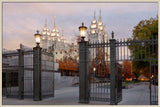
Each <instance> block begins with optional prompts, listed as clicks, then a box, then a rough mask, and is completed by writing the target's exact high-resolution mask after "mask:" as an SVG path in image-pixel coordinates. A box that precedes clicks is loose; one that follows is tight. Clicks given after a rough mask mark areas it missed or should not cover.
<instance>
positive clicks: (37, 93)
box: [33, 30, 42, 101]
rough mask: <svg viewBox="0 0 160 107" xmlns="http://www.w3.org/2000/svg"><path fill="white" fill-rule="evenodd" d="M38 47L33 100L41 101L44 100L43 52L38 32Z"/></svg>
mask: <svg viewBox="0 0 160 107" xmlns="http://www.w3.org/2000/svg"><path fill="white" fill-rule="evenodd" d="M34 36H35V41H36V44H37V45H36V47H34V48H33V100H34V101H40V100H41V99H42V92H41V50H42V48H41V47H40V45H39V44H40V40H41V34H39V31H38V30H37V33H36V34H34Z"/></svg>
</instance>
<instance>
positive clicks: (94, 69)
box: [93, 67, 96, 77]
mask: <svg viewBox="0 0 160 107" xmlns="http://www.w3.org/2000/svg"><path fill="white" fill-rule="evenodd" d="M93 71H94V72H93V74H94V77H95V71H96V68H95V67H94V68H93Z"/></svg>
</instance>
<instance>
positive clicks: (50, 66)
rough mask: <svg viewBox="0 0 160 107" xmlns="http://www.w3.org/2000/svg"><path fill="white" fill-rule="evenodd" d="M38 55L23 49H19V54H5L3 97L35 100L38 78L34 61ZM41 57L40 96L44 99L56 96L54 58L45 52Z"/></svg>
mask: <svg viewBox="0 0 160 107" xmlns="http://www.w3.org/2000/svg"><path fill="white" fill-rule="evenodd" d="M36 55H37V54H36ZM36 55H34V52H33V50H27V51H24V50H22V49H19V50H18V52H14V53H4V54H3V93H4V94H3V95H6V96H7V97H15V98H19V99H23V98H34V88H35V87H36V86H34V81H36V78H35V77H34V76H35V75H34V69H35V68H34V67H35V64H34V63H33V59H34V57H36ZM40 56H41V58H40V59H41V61H40V63H41V64H40V65H41V66H40V68H41V76H40V77H41V78H40V81H41V83H40V88H41V91H40V93H41V94H40V95H42V99H43V98H45V97H50V96H54V63H53V61H54V57H53V54H52V53H50V52H46V51H44V50H42V52H41V55H40ZM4 75H5V77H4ZM34 79H35V80H34ZM4 84H5V85H4ZM36 85H37V84H36ZM35 91H36V90H35Z"/></svg>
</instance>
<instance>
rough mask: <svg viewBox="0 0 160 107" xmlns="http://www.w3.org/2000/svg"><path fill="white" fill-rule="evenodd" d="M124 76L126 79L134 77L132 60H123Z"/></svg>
mask: <svg viewBox="0 0 160 107" xmlns="http://www.w3.org/2000/svg"><path fill="white" fill-rule="evenodd" d="M122 77H123V78H124V79H127V78H132V62H131V61H123V64H122Z"/></svg>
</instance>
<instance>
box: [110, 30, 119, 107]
mask: <svg viewBox="0 0 160 107" xmlns="http://www.w3.org/2000/svg"><path fill="white" fill-rule="evenodd" d="M109 41H110V79H111V85H110V86H111V87H110V104H111V105H117V95H116V94H117V90H116V40H115V39H114V33H113V31H112V39H110V40H109Z"/></svg>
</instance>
